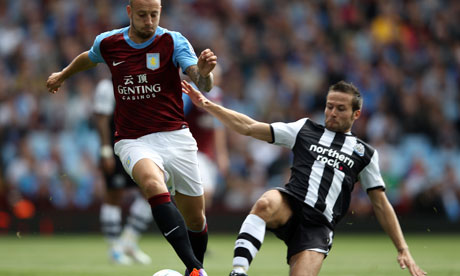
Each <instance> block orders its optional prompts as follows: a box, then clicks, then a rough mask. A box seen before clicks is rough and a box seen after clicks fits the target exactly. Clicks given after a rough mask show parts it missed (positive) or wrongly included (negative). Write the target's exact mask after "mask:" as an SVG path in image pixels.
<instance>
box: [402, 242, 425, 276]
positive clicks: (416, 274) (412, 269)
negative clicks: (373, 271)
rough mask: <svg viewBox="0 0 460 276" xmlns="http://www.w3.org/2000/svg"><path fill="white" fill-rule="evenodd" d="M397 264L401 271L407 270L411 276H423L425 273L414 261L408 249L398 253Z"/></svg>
mask: <svg viewBox="0 0 460 276" xmlns="http://www.w3.org/2000/svg"><path fill="white" fill-rule="evenodd" d="M398 263H399V266H400V267H401V268H402V269H405V268H408V269H409V273H410V274H411V275H412V276H424V275H426V274H427V273H426V272H425V271H423V270H422V269H421V268H420V267H419V266H418V265H417V264H416V263H415V261H414V259H413V258H412V255H411V254H410V252H409V249H404V250H401V251H399V252H398Z"/></svg>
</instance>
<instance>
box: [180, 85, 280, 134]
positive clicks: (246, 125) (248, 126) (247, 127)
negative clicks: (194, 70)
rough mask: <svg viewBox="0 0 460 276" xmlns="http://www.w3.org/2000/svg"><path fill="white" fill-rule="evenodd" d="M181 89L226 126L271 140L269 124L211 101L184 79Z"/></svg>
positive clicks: (242, 132) (194, 102) (197, 104)
mask: <svg viewBox="0 0 460 276" xmlns="http://www.w3.org/2000/svg"><path fill="white" fill-rule="evenodd" d="M182 91H183V92H184V93H186V94H187V95H189V96H190V99H191V100H192V102H193V104H195V105H196V106H198V107H201V108H203V109H204V110H206V111H207V112H209V113H211V114H212V115H213V116H214V117H216V118H217V119H219V121H221V122H222V123H223V124H224V125H225V126H226V127H228V128H230V129H232V130H234V131H236V132H238V133H240V134H243V135H246V136H251V137H254V138H256V139H259V140H262V141H267V142H272V132H271V128H270V125H269V124H267V123H262V122H258V121H256V120H254V119H252V118H250V117H248V116H246V115H244V114H242V113H238V112H236V111H234V110H231V109H228V108H225V107H223V106H221V105H218V104H215V103H213V102H211V101H210V100H208V99H207V98H206V97H205V96H203V94H201V92H200V91H198V90H196V89H195V88H193V87H192V86H191V85H190V84H189V83H187V82H186V81H182Z"/></svg>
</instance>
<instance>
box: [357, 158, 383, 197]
mask: <svg viewBox="0 0 460 276" xmlns="http://www.w3.org/2000/svg"><path fill="white" fill-rule="evenodd" d="M359 178H360V182H361V186H362V187H363V189H364V190H366V191H367V190H370V189H375V188H384V189H385V182H383V178H382V175H381V174H380V167H379V154H378V152H377V150H374V154H373V155H372V158H371V162H369V164H368V165H367V166H366V167H365V168H364V169H363V170H362V171H361V173H360V174H359Z"/></svg>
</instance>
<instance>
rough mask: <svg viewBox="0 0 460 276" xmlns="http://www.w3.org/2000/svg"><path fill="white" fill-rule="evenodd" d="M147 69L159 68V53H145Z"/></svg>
mask: <svg viewBox="0 0 460 276" xmlns="http://www.w3.org/2000/svg"><path fill="white" fill-rule="evenodd" d="M147 68H148V69H150V70H156V69H158V68H160V53H147Z"/></svg>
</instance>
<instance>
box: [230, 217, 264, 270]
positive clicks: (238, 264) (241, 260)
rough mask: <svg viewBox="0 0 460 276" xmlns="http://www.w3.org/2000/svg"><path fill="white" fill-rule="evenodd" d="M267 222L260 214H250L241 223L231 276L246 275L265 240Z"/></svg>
mask: <svg viewBox="0 0 460 276" xmlns="http://www.w3.org/2000/svg"><path fill="white" fill-rule="evenodd" d="M265 226H266V223H265V221H264V220H263V219H261V218H260V217H259V216H257V215H254V214H250V215H248V216H247V217H246V219H245V220H244V222H243V225H241V229H240V232H239V234H238V238H237V239H236V242H235V249H234V253H233V270H232V271H231V272H230V276H246V275H247V271H248V270H249V266H250V265H251V262H252V260H253V259H254V257H255V256H256V254H257V252H259V250H260V247H261V246H262V243H263V241H264V236H265Z"/></svg>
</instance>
